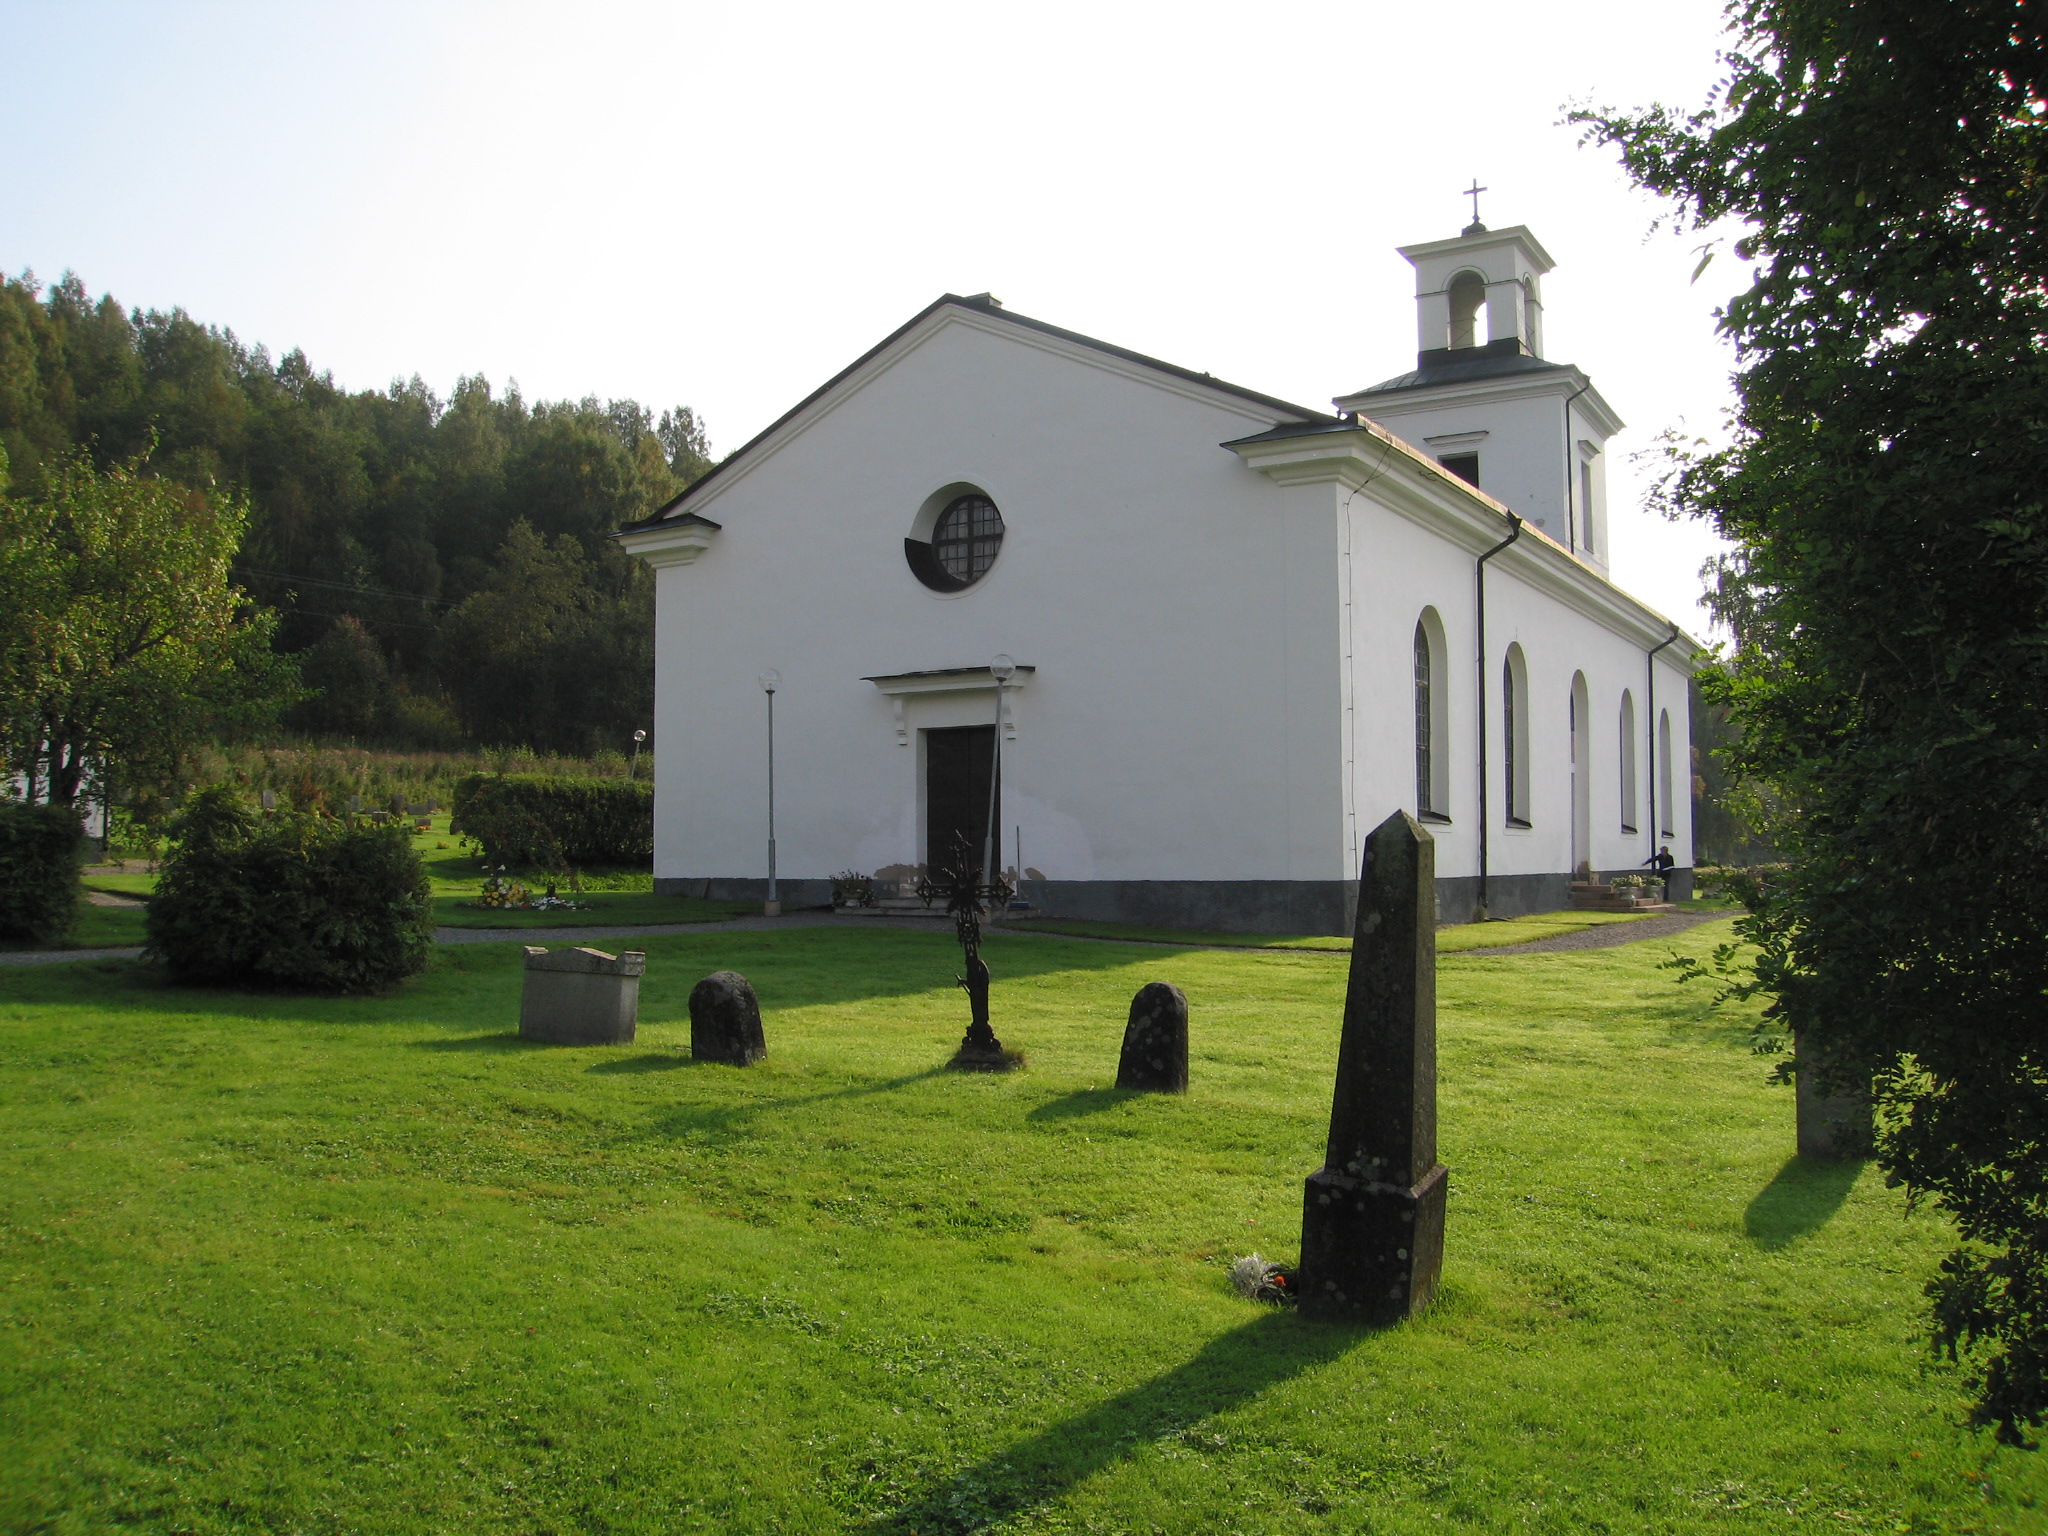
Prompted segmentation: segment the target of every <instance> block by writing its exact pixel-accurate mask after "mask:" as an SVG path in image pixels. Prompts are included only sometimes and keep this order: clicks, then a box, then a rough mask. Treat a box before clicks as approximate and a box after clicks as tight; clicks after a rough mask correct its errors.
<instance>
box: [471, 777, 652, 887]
mask: <svg viewBox="0 0 2048 1536" xmlns="http://www.w3.org/2000/svg"><path fill="white" fill-rule="evenodd" d="M450 825H451V827H452V829H453V830H454V831H456V832H459V833H461V834H462V835H463V836H464V837H467V838H468V839H470V841H471V842H473V843H475V844H477V846H478V847H479V848H480V849H481V851H482V853H483V856H484V859H485V861H486V862H488V863H491V864H502V865H510V866H512V867H514V868H518V869H547V870H554V869H561V868H564V867H566V866H568V865H571V864H639V865H645V864H649V863H651V862H653V859H654V789H653V786H651V785H649V784H647V783H645V782H644V781H639V780H632V779H570V778H556V777H552V776H549V775H545V774H502V775H496V774H481V773H473V774H471V775H470V776H469V777H468V778H466V779H464V780H463V781H462V782H461V783H459V784H457V785H456V786H455V814H454V817H453V819H452V821H451V823H450Z"/></svg>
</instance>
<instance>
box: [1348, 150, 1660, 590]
mask: <svg viewBox="0 0 2048 1536" xmlns="http://www.w3.org/2000/svg"><path fill="white" fill-rule="evenodd" d="M1484 190H1486V189H1485V188H1483V187H1478V186H1474V187H1473V188H1472V189H1471V191H1472V194H1474V201H1475V203H1476V202H1477V197H1476V194H1477V193H1478V192H1482V191H1484ZM1400 250H1401V254H1402V255H1403V256H1404V257H1406V258H1407V259H1408V264H1409V265H1410V266H1411V267H1413V268H1414V269H1415V327H1416V335H1415V371H1414V372H1412V373H1404V374H1401V375H1399V376H1397V377H1395V378H1391V379H1388V380H1386V381H1385V382H1384V383H1380V384H1375V385H1373V386H1372V387H1370V388H1369V389H1362V390H1359V391H1358V392H1357V393H1355V394H1350V395H1344V396H1341V397H1339V399H1338V400H1337V402H1336V404H1337V408H1338V409H1339V410H1340V411H1347V412H1357V413H1359V414H1362V415H1365V416H1368V417H1370V418H1371V419H1372V420H1374V421H1376V422H1378V423H1379V424H1380V425H1381V426H1383V427H1385V428H1386V429H1387V430H1388V431H1389V432H1392V433H1393V434H1394V435H1395V436H1396V437H1399V438H1402V439H1404V440H1405V441H1407V442H1409V443H1411V444H1413V445H1414V446H1415V447H1417V448H1419V449H1421V450H1422V451H1423V452H1424V453H1427V454H1428V455H1429V456H1430V457H1431V458H1433V459H1435V460H1436V461H1437V462H1438V463H1440V464H1442V465H1443V466H1444V468H1446V469H1448V470H1450V471H1451V472H1452V473H1453V474H1455V475H1458V476H1460V477H1462V478H1463V479H1465V480H1466V481H1468V482H1469V483H1471V484H1473V485H1475V486H1477V487H1479V488H1480V489H1481V490H1483V491H1485V492H1486V493H1487V494H1488V495H1489V496H1491V497H1493V498H1494V499H1495V500H1496V501H1499V502H1501V503H1503V504H1504V505H1506V506H1507V507H1509V508H1510V509H1511V510H1513V511H1515V512H1517V513H1519V514H1521V516H1522V517H1523V518H1525V519H1526V520H1527V521H1529V522H1530V523H1533V524H1534V525H1535V526H1536V527H1537V528H1540V529H1541V530H1542V531H1543V532H1544V533H1545V534H1547V535H1549V536H1550V537H1551V538H1552V539H1555V540H1556V541H1557V542H1558V543H1560V544H1562V545H1564V546H1565V547H1566V548H1567V549H1569V550H1570V551H1571V552H1572V553H1573V554H1575V555H1577V556H1578V557H1579V558H1580V559H1581V560H1584V561H1585V562H1586V563H1587V564H1589V565H1591V566H1593V567H1595V568H1596V569H1597V570H1599V571H1601V572H1602V573H1603V574H1604V573H1605V572H1606V569H1607V556H1608V550H1607V462H1606V449H1607V440H1608V439H1609V438H1610V437H1612V436H1613V435H1614V434H1615V433H1616V432H1619V431H1620V430H1621V428H1622V425H1623V423H1622V420H1621V418H1620V417H1619V416H1617V415H1615V414H1614V411H1613V408H1612V407H1610V406H1609V405H1608V404H1607V402H1606V401H1605V400H1603V399H1601V398H1600V394H1599V392H1598V391H1597V390H1595V389H1594V388H1593V384H1592V381H1591V380H1590V379H1588V378H1587V377H1586V375H1585V374H1584V373H1582V372H1580V371H1579V369H1577V368H1575V367H1573V366H1572V365H1571V364H1570V363H1553V362H1550V361H1549V360H1548V359H1546V358H1545V357H1544V355H1543V344H1544V343H1543V320H1544V316H1543V286H1542V284H1543V276H1544V274H1545V273H1547V272H1549V271H1550V270H1551V269H1552V268H1553V267H1554V266H1555V265H1556V263H1555V262H1553V261H1552V260H1551V259H1550V253H1549V252H1547V251H1545V250H1544V249H1543V246H1542V243H1541V242H1539V241H1538V240H1537V238H1536V237H1535V235H1533V234H1532V233H1530V231H1529V230H1528V228H1527V227H1526V226H1524V225H1521V224H1516V225H1514V226H1512V227H1510V228H1507V229H1499V230H1492V229H1488V228H1487V227H1486V226H1485V225H1484V224H1482V223H1480V222H1479V220H1478V218H1477V216H1476V212H1475V216H1474V218H1473V220H1472V222H1471V223H1470V224H1468V225H1466V226H1465V228H1464V229H1463V230H1461V231H1460V232H1459V233H1458V234H1457V236H1456V237H1455V238H1453V239H1449V240H1430V241H1426V242H1424V243H1423V244H1420V245H1404V246H1402V247H1401V248H1400Z"/></svg>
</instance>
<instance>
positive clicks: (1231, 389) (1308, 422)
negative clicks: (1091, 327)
mask: <svg viewBox="0 0 2048 1536" xmlns="http://www.w3.org/2000/svg"><path fill="white" fill-rule="evenodd" d="M948 304H954V305H958V306H959V307H960V308H962V309H969V310H973V311H974V312H975V313H976V314H981V315H987V316H990V317H991V318H994V319H997V320H1003V321H1007V322H1008V323H1009V324H1011V325H1017V326H1022V327H1023V328H1024V329H1026V330H1030V331H1038V332H1040V333H1042V334H1043V335H1047V336H1057V337H1058V338H1059V339H1060V340H1062V341H1069V342H1072V343H1074V344H1075V345H1077V346H1083V347H1088V348H1091V349H1092V350H1094V351H1097V352H1106V353H1108V354H1109V355H1110V356H1111V357H1117V358H1122V359H1123V360H1124V361H1125V362H1127V363H1136V364H1137V365H1138V366H1140V367H1141V368H1150V369H1153V370H1155V371H1156V372H1159V373H1164V374H1170V375H1171V376H1173V377H1174V378H1176V379H1182V380H1185V381H1187V382H1189V383H1192V384H1199V385H1201V386H1202V387H1203V388H1205V389H1213V390H1215V391H1216V392H1217V393H1219V394H1225V395H1234V396H1236V397H1237V398H1238V399H1240V400H1249V401H1251V402H1252V403H1253V404H1255V405H1258V406H1262V407H1264V408H1265V409H1266V410H1269V411H1272V412H1274V413H1276V414H1278V415H1281V416H1292V417H1295V418H1296V419H1297V420H1298V421H1299V422H1300V423H1301V424H1303V425H1305V426H1307V427H1309V428H1310V429H1311V430H1314V431H1325V430H1328V429H1329V428H1332V427H1336V426H1339V425H1341V424H1342V423H1341V422H1340V420H1339V418H1337V417H1335V416H1332V415H1330V414H1329V413H1328V412H1326V411H1312V410H1310V409H1309V408H1308V407H1307V406H1305V405H1295V404H1293V403H1292V402H1291V401H1287V400H1281V399H1278V398H1276V397H1275V396H1272V395H1263V394H1260V393H1259V392H1258V391H1257V390H1255V389H1246V388H1245V387H1244V386H1243V385H1241V384H1232V383H1229V382H1227V381H1226V380H1223V379H1219V378H1214V377H1212V376H1211V375H1209V374H1206V373H1198V372H1196V371H1195V370H1194V369H1192V368H1182V367H1180V366H1179V365H1178V364H1176V363H1167V362H1161V361H1160V360H1159V359H1158V358H1156V357H1147V356H1146V355H1145V354H1144V353H1142V352H1133V351H1131V350H1130V349H1129V348H1128V347H1119V346H1116V345H1114V344H1113V343H1111V342H1107V341H1097V340H1096V339H1095V338H1094V337H1093V336H1083V335H1082V334H1081V333H1080V332H1079V331H1069V330H1063V329H1062V328H1061V327H1059V326H1057V325H1048V324H1047V323H1046V322H1045V321H1043V320H1033V319H1032V318H1031V317H1030V316H1028V315H1020V314H1016V313H1014V312H1013V311H1011V310H1007V309H1005V308H1003V305H1002V301H1001V300H999V299H996V298H994V297H992V296H991V295H989V294H986V293H977V294H974V295H972V296H970V297H966V298H963V297H961V296H960V295H959V294H957V293H947V294H941V295H940V296H939V297H938V298H937V299H935V300H934V301H933V302H932V303H930V304H928V305H926V306H925V307H924V308H923V309H921V310H919V311H918V312H917V313H916V314H915V315H912V316H911V317H910V319H908V320H906V321H905V322H904V323H903V324H902V325H900V326H898V327H897V328H896V329H895V330H893V331H891V332H890V333H889V334H888V335H887V336H885V337H883V338H882V339H881V340H880V341H878V342H876V343H875V344H874V345H873V346H872V347H870V348H868V350H867V351H865V352H863V353H862V354H861V355H860V356H859V357H857V358H855V359H854V360H853V361H852V362H850V363H848V364H847V365H846V366H845V367H844V368H842V369H840V370H839V372H837V373H835V374H833V375H832V377H831V378H829V379H827V380H826V381H825V382H824V383H823V384H820V385H819V386H818V387H817V388H816V389H814V390H812V391H811V392H810V393H809V394H808V395H805V396H804V397H803V399H801V400H799V401H798V402H797V403H796V404H795V405H793V406H791V407H790V408H789V409H788V410H787V411H784V412H783V413H782V414H781V415H780V416H778V417H776V418H775V420H774V421H772V422H770V423H769V424H768V425H767V426H766V427H764V428H762V429H761V431H759V432H757V433H755V434H754V436H753V437H751V438H749V439H748V440H747V441H746V442H744V443H742V444H741V445H740V446H739V447H737V448H735V449H734V450H733V451H732V452H731V453H729V454H727V455H726V456H725V457H724V458H723V459H720V460H719V461H718V463H717V464H715V465H713V466H712V468H711V469H710V470H709V471H708V472H706V473H705V474H703V475H701V476H699V477H698V478H697V480H695V481H694V482H693V483H692V484H691V485H690V487H689V489H688V490H686V491H684V492H683V493H682V495H680V496H677V497H675V498H674V499H673V500H671V501H669V502H668V503H666V504H665V505H663V506H661V507H658V508H657V509H655V511H654V512H652V513H650V514H649V515H648V516H647V517H645V518H643V519H641V520H640V521H639V522H637V523H629V524H627V525H626V527H625V528H624V529H621V530H620V531H621V532H628V531H630V530H632V529H635V528H651V527H653V526H654V525H655V524H656V523H660V522H665V521H669V520H670V517H669V514H671V513H672V512H674V511H675V510H676V508H677V507H678V506H680V505H681V504H682V502H683V501H684V500H685V499H686V498H688V497H690V496H693V495H695V494H696V493H697V491H698V490H699V489H700V488H702V487H703V486H704V485H706V484H708V483H709V482H710V481H712V480H714V479H716V478H717V477H718V476H719V475H720V474H721V473H723V472H724V471H725V470H726V469H728V468H730V467H731V466H732V465H734V464H737V463H738V462H739V461H740V460H742V459H744V458H745V457H746V456H747V455H748V454H749V453H751V452H752V451H753V450H754V448H755V447H756V446H757V445H759V444H760V443H762V442H764V441H765V440H766V439H767V438H769V437H771V436H773V435H774V433H775V432H776V431H777V430H778V429H780V428H781V427H782V426H783V425H784V424H785V423H786V422H789V421H791V420H793V419H794V418H795V417H797V416H800V415H802V414H803V413H804V411H805V410H807V409H809V407H810V406H811V405H812V404H814V403H815V402H816V401H818V400H821V399H823V398H824V397H825V396H826V395H829V394H830V393H832V391H833V390H834V389H836V388H838V387H839V385H840V384H841V383H843V382H844V381H845V380H846V379H847V378H848V377H849V376H851V375H852V374H854V373H857V372H859V370H860V369H861V368H863V367H865V366H866V365H867V363H868V362H869V361H870V360H871V359H873V358H874V357H876V356H877V355H879V354H880V353H882V352H885V351H887V350H888V349H889V348H890V347H892V346H894V345H895V344H896V342H897V341H899V340H900V339H902V337H904V336H905V335H907V334H908V333H909V332H911V331H913V330H915V329H916V328H917V327H918V326H920V325H922V324H923V323H924V322H925V321H926V320H928V319H929V318H930V317H931V316H933V315H934V314H936V313H938V311H939V310H941V309H943V308H945V307H946V306H947V305H948Z"/></svg>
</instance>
